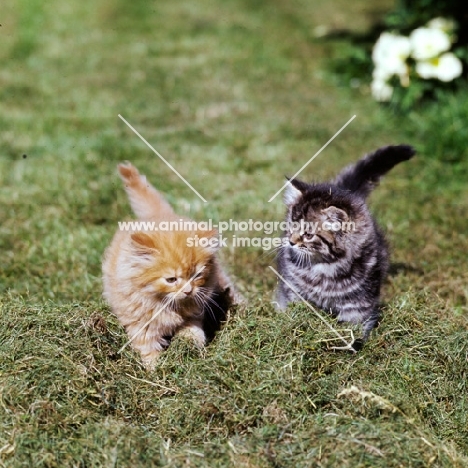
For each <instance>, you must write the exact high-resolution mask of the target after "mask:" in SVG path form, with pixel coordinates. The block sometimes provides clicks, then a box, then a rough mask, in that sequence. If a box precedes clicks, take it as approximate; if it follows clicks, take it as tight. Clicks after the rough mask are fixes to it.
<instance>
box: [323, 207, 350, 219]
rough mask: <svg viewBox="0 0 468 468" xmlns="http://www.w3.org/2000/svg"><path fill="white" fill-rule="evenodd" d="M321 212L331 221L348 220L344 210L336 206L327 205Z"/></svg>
mask: <svg viewBox="0 0 468 468" xmlns="http://www.w3.org/2000/svg"><path fill="white" fill-rule="evenodd" d="M322 213H323V214H324V215H325V216H326V217H327V219H329V220H331V221H339V222H340V223H344V222H346V221H348V219H349V216H348V213H346V211H344V210H342V209H340V208H337V207H336V206H329V207H328V208H325V209H324V210H322Z"/></svg>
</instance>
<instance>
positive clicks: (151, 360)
mask: <svg viewBox="0 0 468 468" xmlns="http://www.w3.org/2000/svg"><path fill="white" fill-rule="evenodd" d="M160 355H161V351H153V352H151V353H149V354H145V355H144V356H143V355H141V361H142V362H143V365H144V366H145V367H146V369H147V370H149V371H152V370H154V369H155V367H156V363H157V362H158V359H159V356H160Z"/></svg>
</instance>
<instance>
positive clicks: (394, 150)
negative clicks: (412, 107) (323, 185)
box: [334, 145, 416, 198]
mask: <svg viewBox="0 0 468 468" xmlns="http://www.w3.org/2000/svg"><path fill="white" fill-rule="evenodd" d="M415 153H416V152H415V150H414V149H413V147H411V146H408V145H398V146H384V147H382V148H379V149H378V150H377V151H375V152H373V153H370V154H368V155H366V156H364V157H363V158H362V159H361V160H359V161H358V162H357V163H356V164H353V165H351V166H348V167H346V168H345V169H343V171H341V172H340V173H339V174H338V176H337V177H336V179H335V180H334V183H335V184H336V185H338V186H339V187H341V188H343V189H345V190H350V191H351V192H353V193H355V194H356V195H358V196H361V197H363V198H365V197H367V195H369V193H370V192H371V191H372V189H373V188H374V187H375V186H376V185H377V184H378V183H379V181H380V178H381V177H382V176H383V175H385V174H386V173H387V172H388V171H389V170H390V169H392V167H394V166H396V165H397V164H398V163H400V162H402V161H407V160H408V159H411V158H412V157H413V156H414V154H415Z"/></svg>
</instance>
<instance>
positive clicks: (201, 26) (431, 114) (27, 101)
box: [0, 0, 468, 467]
mask: <svg viewBox="0 0 468 468" xmlns="http://www.w3.org/2000/svg"><path fill="white" fill-rule="evenodd" d="M373 3H375V5H374V6H373V7H372V4H373ZM377 8H383V6H382V5H381V4H378V2H371V5H369V2H364V1H358V2H353V3H352V4H350V3H349V2H344V1H342V0H334V1H333V2H326V1H322V0H320V1H317V2H305V1H303V0H293V1H288V2H286V1H280V0H274V1H272V2H268V3H266V2H262V1H255V2H250V1H249V2H248V1H243V0H227V1H226V0H225V1H221V0H196V1H195V2H194V1H188V0H182V1H180V2H154V3H149V2H145V1H143V0H134V1H132V2H127V1H124V0H112V1H110V0H98V1H96V2H91V1H89V0H86V1H83V2H75V4H73V2H59V1H58V0H52V1H49V2H45V3H44V2H43V3H40V2H36V1H32V0H30V1H26V0H22V1H21V2H17V1H13V0H5V1H4V3H3V4H2V18H1V20H0V24H1V27H0V41H1V44H2V46H1V48H0V60H1V62H2V67H1V69H0V126H1V129H2V132H1V133H0V251H1V252H2V262H1V269H0V294H1V298H0V307H1V325H2V327H1V331H0V354H1V358H0V466H8V467H10V466H11V467H16V466H44V467H54V466H57V467H62V466H83V467H92V466H96V467H98V466H132V467H133V466H203V467H215V466H220V467H221V466H223V467H224V466H236V467H237V466H241V467H242V466H245V467H289V466H304V467H306V466H324V467H325V466H343V467H346V466H349V467H366V466H367V467H376V466H382V467H393V466H395V467H397V466H405V467H406V466H411V467H427V466H434V467H436V466H437V467H439V466H440V467H453V466H460V467H463V466H467V465H468V430H467V427H468V420H467V419H468V400H467V397H466V395H467V388H466V380H467V374H468V360H467V353H468V348H467V346H468V340H467V329H468V321H467V317H468V287H467V284H468V274H467V265H466V253H465V252H466V251H467V249H468V237H467V233H468V229H467V227H468V226H467V221H466V220H467V216H468V200H467V197H466V188H465V187H466V173H467V170H468V167H467V166H468V164H467V160H468V159H467V158H468V153H467V149H466V148H467V147H468V141H467V136H466V132H465V131H464V128H465V127H466V119H467V117H468V115H467V110H466V109H468V89H462V90H461V91H460V93H459V94H458V95H457V96H445V97H443V98H441V99H440V101H439V102H436V103H432V104H428V105H426V106H425V107H423V108H420V109H417V110H414V111H412V112H411V113H409V114H408V115H397V116H395V115H393V114H391V113H390V112H389V110H387V109H385V108H382V107H381V106H379V105H378V104H376V103H375V102H373V101H372V99H371V97H370V95H369V90H368V87H367V86H366V85H365V84H363V85H361V86H360V87H359V88H356V89H349V88H347V87H338V86H336V80H333V79H332V77H330V76H329V75H328V74H327V73H328V72H327V71H326V69H327V67H326V64H327V60H328V59H329V58H330V57H331V56H333V54H339V50H340V47H339V44H338V43H335V42H334V41H328V40H326V41H324V40H319V39H316V38H315V36H314V28H316V27H317V26H321V25H325V26H328V27H332V28H336V29H338V30H339V29H341V28H344V27H347V26H348V25H349V24H352V25H353V27H354V28H357V29H359V30H364V29H365V28H366V27H369V26H370V24H371V21H372V20H373V19H375V12H376V11H377ZM118 114H122V115H123V116H124V117H125V118H126V119H127V120H128V121H129V122H130V123H131V124H132V125H134V126H135V127H136V128H137V129H138V131H140V132H141V133H142V135H143V136H144V137H145V138H146V139H147V140H148V141H149V142H150V143H151V144H153V145H154V146H155V147H156V148H157V149H158V151H160V152H161V154H162V155H163V156H164V157H166V158H167V159H168V160H169V161H170V162H171V163H172V164H173V165H174V166H175V167H176V168H177V169H178V170H179V171H180V172H181V173H182V174H183V175H184V177H186V178H187V179H188V180H189V181H190V182H191V183H192V184H193V185H194V186H195V187H196V188H197V190H199V191H200V192H201V194H202V195H203V196H204V197H205V198H206V199H207V200H208V201H209V203H207V204H204V203H202V202H201V201H200V200H199V199H198V197H197V196H196V195H195V194H194V193H193V192H191V190H190V189H189V188H187V187H186V186H185V185H184V184H183V183H182V182H181V181H180V180H179V179H178V177H177V176H176V175H175V174H173V173H172V172H171V171H170V169H168V168H167V167H166V166H165V165H164V164H163V163H162V162H161V161H160V160H159V159H158V158H157V157H156V156H155V155H154V154H153V153H152V152H151V151H150V150H149V149H148V148H147V147H146V146H145V145H144V144H143V143H142V142H141V141H140V140H139V139H138V138H137V137H136V135H134V134H133V133H132V132H131V131H130V130H129V129H128V128H127V127H126V126H125V124H124V123H123V122H122V121H121V120H120V119H119V118H118ZM354 114H356V115H357V118H356V119H355V121H353V123H352V124H351V125H350V126H349V127H348V128H347V129H346V130H345V131H344V132H343V133H342V134H341V135H340V136H339V137H338V138H337V139H336V140H335V141H334V142H333V144H331V145H330V146H329V147H327V149H326V150H325V151H324V152H323V153H322V154H321V155H320V156H319V157H318V158H317V159H316V160H315V161H314V162H313V163H311V164H310V166H308V167H307V169H306V170H305V171H304V173H303V176H304V178H306V179H309V180H314V179H315V180H319V179H324V178H327V177H331V176H332V175H334V174H335V173H336V172H337V171H338V170H339V169H340V168H341V167H343V166H344V165H346V164H348V163H349V162H351V161H353V160H355V159H357V158H358V157H360V156H361V155H362V154H364V153H366V152H368V151H371V150H373V149H375V148H377V147H378V146H381V145H384V144H390V143H403V142H405V143H410V144H413V145H414V146H415V147H416V148H417V149H418V151H419V153H418V156H417V158H415V159H414V160H412V161H411V162H409V163H405V164H404V165H402V166H401V167H398V168H396V169H395V170H394V171H392V173H391V174H390V175H389V176H388V177H387V178H386V180H385V181H384V182H383V183H382V184H381V186H380V187H379V188H378V190H376V192H375V194H374V195H373V196H372V199H371V206H372V209H373V211H374V212H375V213H376V216H377V218H378V219H379V221H380V223H381V224H382V225H383V227H384V228H385V230H386V232H387V234H388V238H389V240H390V242H391V245H392V261H393V267H392V274H391V275H390V277H389V279H388V281H387V283H386V285H385V288H384V301H385V307H384V320H383V322H382V324H381V326H380V327H379V328H378V329H377V330H376V332H375V333H374V335H373V337H372V339H371V341H370V342H369V343H368V345H367V346H366V347H365V349H364V350H363V351H362V352H361V353H359V354H357V355H348V354H346V353H336V352H332V351H330V350H328V349H327V341H326V340H328V339H329V338H330V334H329V332H328V331H327V329H326V327H325V326H324V325H323V324H321V323H320V322H319V321H318V319H317V318H316V317H315V315H314V314H313V313H312V312H311V311H310V310H308V309H306V308H304V307H302V306H297V307H294V308H292V309H291V310H290V311H289V312H288V313H285V314H278V313H277V312H275V311H274V310H273V309H272V307H271V305H270V301H271V300H272V293H273V290H274V287H275V278H274V276H273V275H272V273H271V272H270V271H269V270H268V269H267V267H268V265H270V264H271V263H272V262H273V260H272V257H271V256H269V255H265V254H264V252H263V251H262V250H261V249H255V248H244V249H229V248H228V249H225V251H223V252H222V257H223V260H224V263H225V264H226V265H227V267H228V269H229V270H230V271H231V272H232V274H233V276H234V277H235V278H236V280H237V281H236V282H237V283H238V285H239V288H240V289H241V290H242V292H243V293H244V294H245V296H246V297H247V298H248V306H247V307H245V308H242V309H240V310H237V311H235V312H234V313H233V314H232V315H231V317H230V318H229V320H228V322H227V324H226V325H225V327H224V328H223V330H222V331H221V332H220V333H219V335H218V336H217V338H216V339H215V341H214V342H213V343H212V344H211V345H210V346H209V347H208V348H207V349H206V351H205V352H203V353H199V352H198V351H197V350H195V349H193V348H192V347H191V345H190V344H189V343H187V342H185V341H184V340H183V339H176V340H175V342H174V343H173V344H172V345H171V347H170V349H169V350H168V352H167V353H166V354H165V355H164V357H163V359H162V360H161V363H160V365H158V367H157V369H156V370H155V371H154V372H153V373H147V372H145V371H144V370H143V368H142V367H141V366H140V364H139V361H138V356H137V355H136V354H135V353H133V352H132V351H131V350H126V351H125V352H124V353H123V354H118V353H117V352H118V350H119V349H120V347H121V346H122V345H123V344H124V343H125V340H126V336H125V333H124V331H123V330H122V328H121V327H120V326H119V325H118V323H117V321H116V320H115V319H114V317H113V316H112V315H111V314H110V311H109V309H108V307H107V306H106V305H105V304H104V303H103V302H102V300H101V285H100V268H101V257H102V253H103V251H104V249H105V247H106V246H107V245H108V243H109V242H110V239H111V237H112V235H113V233H114V231H115V229H116V227H117V221H119V220H122V219H127V218H128V217H130V216H131V213H130V209H129V207H128V203H127V201H126V198H125V195H124V191H123V188H122V187H121V184H120V181H119V179H118V177H117V175H116V170H115V167H116V164H117V163H118V162H119V161H122V160H126V159H127V160H130V161H132V162H133V163H134V164H135V165H137V167H139V168H140V169H141V171H142V172H144V173H146V174H147V175H148V177H149V179H150V180H151V181H152V182H153V183H154V184H155V185H156V186H157V187H158V188H160V189H161V190H162V191H163V192H164V194H165V195H166V196H167V198H168V199H169V200H170V201H171V203H172V204H173V205H174V206H175V207H176V209H177V210H178V212H180V213H181V214H186V215H189V216H192V217H194V218H196V219H206V218H207V217H212V218H213V219H215V220H220V219H223V220H226V219H229V218H234V219H236V220H243V219H249V218H252V219H258V220H280V219H281V217H282V214H283V211H284V209H283V207H282V204H281V200H280V199H279V198H280V197H278V199H276V200H275V201H274V202H273V203H271V204H269V203H267V200H268V199H269V198H270V197H271V196H272V195H273V194H274V193H275V192H276V191H277V190H278V188H279V187H280V186H281V184H282V183H283V180H284V175H292V174H293V173H294V172H295V171H296V170H297V169H298V168H299V167H301V165H302V164H303V163H304V162H305V161H307V160H308V159H309V158H310V157H311V156H312V155H313V154H314V153H315V152H316V151H317V150H318V149H319V148H320V147H321V146H322V145H323V144H324V143H325V142H326V141H327V140H328V139H329V138H330V137H331V136H332V135H333V134H334V133H335V132H336V130H337V129H339V128H340V127H341V126H342V125H343V124H344V123H345V122H346V121H347V120H348V119H349V118H350V117H351V116H352V115H354ZM340 329H343V327H340ZM343 332H344V331H343ZM350 389H352V390H350ZM366 392H367V393H366Z"/></svg>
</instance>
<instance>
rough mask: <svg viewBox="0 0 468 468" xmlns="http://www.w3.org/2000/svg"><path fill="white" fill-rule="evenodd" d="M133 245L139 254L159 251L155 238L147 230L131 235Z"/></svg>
mask: <svg viewBox="0 0 468 468" xmlns="http://www.w3.org/2000/svg"><path fill="white" fill-rule="evenodd" d="M130 237H131V239H132V247H133V249H134V250H135V252H136V253H137V254H139V255H147V254H150V253H154V252H157V248H156V244H155V240H154V239H153V238H152V237H151V236H150V235H148V234H146V233H145V232H134V233H133V234H132V235H131V236H130Z"/></svg>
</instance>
